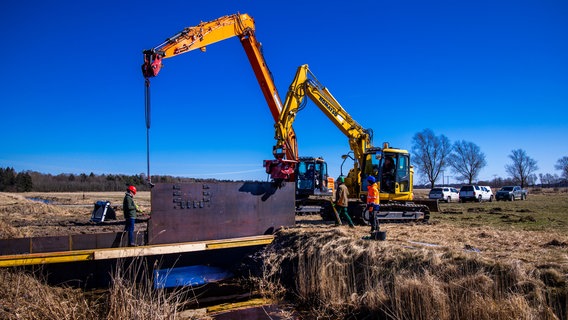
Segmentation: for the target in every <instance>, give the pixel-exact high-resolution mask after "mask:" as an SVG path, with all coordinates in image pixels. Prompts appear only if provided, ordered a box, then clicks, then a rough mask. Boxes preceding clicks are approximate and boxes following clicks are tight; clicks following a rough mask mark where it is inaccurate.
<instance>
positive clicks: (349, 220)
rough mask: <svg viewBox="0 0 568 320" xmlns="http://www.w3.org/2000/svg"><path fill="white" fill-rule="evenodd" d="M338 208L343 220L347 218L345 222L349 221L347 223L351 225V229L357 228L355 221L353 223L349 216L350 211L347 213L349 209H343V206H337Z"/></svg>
mask: <svg viewBox="0 0 568 320" xmlns="http://www.w3.org/2000/svg"><path fill="white" fill-rule="evenodd" d="M337 208H338V209H339V210H338V211H339V217H340V219H341V218H345V220H347V223H348V224H349V226H350V227H353V226H355V225H354V224H353V221H351V217H350V216H349V211H347V207H342V206H337Z"/></svg>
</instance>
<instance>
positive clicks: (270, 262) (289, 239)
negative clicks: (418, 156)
mask: <svg viewBox="0 0 568 320" xmlns="http://www.w3.org/2000/svg"><path fill="white" fill-rule="evenodd" d="M35 196H39V197H42V198H44V199H45V198H46V197H50V200H52V201H55V202H59V203H65V204H68V205H67V206H60V205H48V204H42V203H38V202H32V201H30V200H27V199H25V197H35ZM122 197H123V193H111V194H106V193H105V194H92V193H89V194H85V195H84V196H83V194H80V193H79V194H64V193H58V194H47V195H46V194H44V195H40V194H37V195H36V194H33V195H32V194H4V193H0V237H14V236H20V235H21V234H22V233H24V234H27V235H28V236H29V235H34V234H35V233H36V232H38V231H37V229H34V228H39V226H40V225H41V223H42V222H48V224H47V225H46V226H43V229H53V232H54V233H61V232H67V233H69V228H68V227H66V226H63V227H61V225H60V224H61V223H62V222H64V221H87V220H88V219H89V218H90V214H91V210H92V207H90V206H92V204H93V203H94V202H95V201H97V200H106V199H108V200H110V201H111V202H112V203H113V204H117V203H118V204H120V203H121V202H122ZM137 199H138V202H139V203H140V204H142V205H143V206H146V207H147V208H149V193H148V194H147V195H141V196H140V197H138V196H137ZM69 204H83V205H87V206H84V207H78V206H69ZM440 207H441V210H442V212H440V213H434V214H432V218H431V222H430V223H429V224H387V225H383V226H381V229H382V230H386V231H387V241H384V242H377V241H369V240H362V239H361V238H362V237H363V236H365V235H368V231H369V229H370V228H369V227H366V226H358V227H356V228H354V229H349V228H347V227H339V228H334V227H333V226H332V225H331V224H329V223H326V222H323V221H321V219H320V218H319V217H318V216H300V217H298V219H297V225H296V226H295V227H293V228H287V229H284V230H282V231H281V232H280V233H279V234H278V237H277V239H276V241H275V242H274V243H273V245H271V246H270V247H268V248H267V250H266V251H265V252H264V253H263V258H264V274H263V276H262V277H261V278H260V279H259V280H258V283H259V287H260V289H261V290H263V292H264V294H265V296H267V297H273V298H279V299H284V298H285V299H286V300H287V301H292V302H294V303H295V304H296V305H297V306H298V308H299V309H300V310H302V311H303V312H304V315H305V318H320V319H324V318H327V319H341V318H365V317H370V318H374V319H568V306H567V305H568V297H567V296H568V289H567V282H568V197H567V193H566V192H564V191H563V190H560V191H557V192H549V190H541V191H539V192H531V193H529V198H528V200H526V201H516V202H492V203H467V204H460V203H450V204H445V203H441V204H440ZM14 221H25V222H26V223H29V224H30V228H29V229H26V228H25V227H22V226H21V225H19V226H15V225H14V224H13V223H14ZM57 227H60V229H59V230H55V229H56V228H57ZM19 234H20V235H19ZM119 270H123V271H122V272H119V273H118V274H117V275H115V278H114V281H113V282H114V285H113V287H112V288H111V289H110V290H109V292H108V294H107V295H106V296H104V297H103V298H99V299H92V298H91V297H89V296H87V295H86V293H85V292H81V291H80V290H76V289H70V288H58V287H47V286H44V285H43V284H42V282H41V281H38V280H35V279H34V278H33V277H30V276H29V275H27V274H24V273H9V272H7V271H6V270H0V280H1V281H2V283H3V284H2V286H1V287H0V293H1V294H0V301H1V302H0V304H1V307H0V318H6V319H40V318H41V319H58V318H61V319H68V318H71V317H76V318H81V319H128V318H133V317H135V316H137V317H138V318H139V319H165V318H167V317H169V318H174V317H177V316H178V313H177V312H178V311H177V310H179V307H180V304H183V301H181V300H180V299H179V298H178V297H175V296H171V295H167V294H165V293H164V292H156V291H154V290H152V289H151V288H150V287H148V286H147V285H145V284H144V282H137V281H132V280H130V279H133V277H131V276H129V274H130V273H131V272H134V271H136V272H134V274H136V273H139V272H140V271H139V269H138V268H135V269H131V267H122V268H121V269H119ZM144 272H146V271H144ZM42 286H44V287H42ZM28 288H31V290H32V291H33V292H29V290H28ZM36 292H38V293H39V294H37V295H36ZM160 294H164V295H163V296H159V295H160ZM44 296H45V297H47V299H48V300H52V302H51V303H45V304H42V305H41V307H40V308H39V309H37V308H34V307H32V302H33V303H36V301H40V300H42V299H43V297H44ZM181 296H182V295H180V297H181ZM101 299H102V300H101ZM53 300H57V301H53ZM101 305H102V306H101ZM81 308H82V309H84V310H79V309H81ZM26 310H31V311H30V312H29V313H27V311H26ZM2 312H3V313H2ZM137 312H140V313H139V314H138V313H137ZM14 314H17V315H18V317H16V316H13V315H14ZM164 315H166V317H164Z"/></svg>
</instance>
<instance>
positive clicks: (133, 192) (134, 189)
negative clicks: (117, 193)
mask: <svg viewBox="0 0 568 320" xmlns="http://www.w3.org/2000/svg"><path fill="white" fill-rule="evenodd" d="M128 191H130V192H132V194H133V195H136V187H135V186H130V187H128Z"/></svg>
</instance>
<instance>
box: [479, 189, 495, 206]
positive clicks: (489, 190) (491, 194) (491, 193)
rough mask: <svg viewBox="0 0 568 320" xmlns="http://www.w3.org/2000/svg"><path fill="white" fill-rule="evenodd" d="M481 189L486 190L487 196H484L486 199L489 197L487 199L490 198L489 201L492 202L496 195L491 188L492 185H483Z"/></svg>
mask: <svg viewBox="0 0 568 320" xmlns="http://www.w3.org/2000/svg"><path fill="white" fill-rule="evenodd" d="M481 189H482V190H483V191H485V196H484V197H483V198H484V199H485V198H487V199H489V200H488V201H489V202H492V201H493V197H494V195H493V191H492V190H491V187H490V186H481Z"/></svg>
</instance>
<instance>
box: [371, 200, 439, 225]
mask: <svg viewBox="0 0 568 320" xmlns="http://www.w3.org/2000/svg"><path fill="white" fill-rule="evenodd" d="M429 220H430V209H429V208H428V207H427V206H425V205H422V204H415V203H392V204H391V203H388V204H381V206H380V209H379V222H412V221H416V222H428V221H429Z"/></svg>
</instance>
